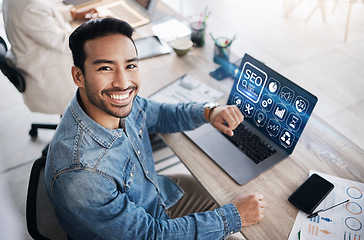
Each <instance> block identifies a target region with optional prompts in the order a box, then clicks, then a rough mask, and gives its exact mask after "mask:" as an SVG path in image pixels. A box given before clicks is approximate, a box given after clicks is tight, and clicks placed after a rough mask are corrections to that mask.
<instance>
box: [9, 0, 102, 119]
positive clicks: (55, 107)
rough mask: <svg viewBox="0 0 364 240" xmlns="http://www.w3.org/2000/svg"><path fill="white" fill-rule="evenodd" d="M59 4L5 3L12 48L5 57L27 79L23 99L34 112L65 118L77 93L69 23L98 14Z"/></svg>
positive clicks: (38, 0) (37, 0)
mask: <svg viewBox="0 0 364 240" xmlns="http://www.w3.org/2000/svg"><path fill="white" fill-rule="evenodd" d="M56 1H58V0H4V1H3V17H4V24H5V31H6V35H7V38H8V40H9V42H10V44H11V49H10V51H8V53H7V56H6V57H7V60H8V61H9V63H10V64H11V65H13V66H14V67H16V68H17V69H19V70H20V71H21V73H22V75H23V76H24V78H25V82H26V89H25V92H24V93H23V94H22V96H23V98H24V102H25V104H26V105H27V106H28V108H29V109H30V110H31V111H32V112H41V113H49V114H63V112H64V110H65V109H66V107H67V104H68V102H69V101H70V100H71V98H72V96H73V95H74V93H75V91H76V87H75V86H74V84H73V83H72V78H71V76H70V74H69V73H70V68H71V66H72V56H71V52H70V51H69V48H68V37H69V35H70V34H71V32H72V28H71V26H70V24H69V23H68V22H70V21H72V20H84V19H85V18H86V16H89V17H91V16H95V15H92V14H93V13H96V10H95V9H88V10H86V11H83V12H77V11H76V10H74V9H73V8H72V6H66V5H64V4H63V3H58V4H57V3H55V2H56ZM58 2H60V1H58Z"/></svg>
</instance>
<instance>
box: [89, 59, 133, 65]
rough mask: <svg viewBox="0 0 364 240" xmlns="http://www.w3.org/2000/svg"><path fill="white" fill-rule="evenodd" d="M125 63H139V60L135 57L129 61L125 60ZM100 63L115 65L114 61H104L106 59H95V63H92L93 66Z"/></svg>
mask: <svg viewBox="0 0 364 240" xmlns="http://www.w3.org/2000/svg"><path fill="white" fill-rule="evenodd" d="M125 62H126V63H130V62H139V58H137V57H135V58H130V59H127V60H125ZM102 63H109V64H113V63H115V61H113V60H106V59H96V60H95V61H93V62H92V64H93V65H97V64H102Z"/></svg>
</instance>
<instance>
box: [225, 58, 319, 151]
mask: <svg viewBox="0 0 364 240" xmlns="http://www.w3.org/2000/svg"><path fill="white" fill-rule="evenodd" d="M316 103H317V97H316V96H314V95H312V94H311V93H309V92H307V91H306V90H304V89H303V88H301V87H299V86H298V85H296V84H295V83H293V82H291V81H290V80H288V79H287V78H285V77H283V76H282V75H280V74H279V73H277V72H275V71H274V70H272V69H271V68H269V67H268V66H266V65H265V64H263V63H261V62H259V61H257V60H256V59H254V58H253V57H251V56H249V55H248V54H245V56H244V58H243V59H242V61H241V64H240V68H239V74H238V76H237V78H236V79H235V82H234V85H233V87H232V90H231V92H230V96H229V99H228V104H230V105H233V104H235V105H237V106H238V107H239V109H240V110H241V112H242V113H243V114H244V116H245V119H244V121H248V122H249V123H251V124H252V125H254V126H255V127H256V128H257V129H259V131H260V132H261V133H263V134H264V135H265V136H267V137H268V138H270V139H272V140H273V141H274V142H275V143H277V144H278V145H280V146H283V147H284V148H285V149H286V150H287V151H288V152H289V153H292V151H293V149H294V147H295V146H296V144H297V141H298V139H299V138H300V136H301V134H302V131H303V129H304V127H305V125H306V123H307V121H308V119H309V117H310V115H311V113H312V111H313V108H314V107H315V105H316Z"/></svg>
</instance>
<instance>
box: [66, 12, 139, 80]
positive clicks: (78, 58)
mask: <svg viewBox="0 0 364 240" xmlns="http://www.w3.org/2000/svg"><path fill="white" fill-rule="evenodd" d="M133 32H134V28H132V27H131V26H130V25H129V24H128V23H127V22H125V21H122V20H119V19H116V18H97V19H91V20H89V21H87V22H85V23H83V24H82V25H80V26H79V27H78V28H76V30H74V32H73V33H72V34H71V35H70V38H69V47H70V49H71V51H72V57H73V64H74V65H75V66H76V67H78V68H80V69H81V71H82V73H84V63H85V60H86V54H85V51H84V45H85V42H86V41H88V40H93V39H96V38H98V37H104V36H107V35H111V34H122V35H124V36H126V37H128V38H129V39H130V40H131V41H132V42H133V44H134V46H135V43H134V41H133V39H132V35H133Z"/></svg>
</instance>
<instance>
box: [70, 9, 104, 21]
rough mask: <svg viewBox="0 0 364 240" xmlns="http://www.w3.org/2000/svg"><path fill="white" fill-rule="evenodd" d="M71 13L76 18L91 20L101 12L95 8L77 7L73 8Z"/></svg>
mask: <svg viewBox="0 0 364 240" xmlns="http://www.w3.org/2000/svg"><path fill="white" fill-rule="evenodd" d="M71 15H72V17H73V19H74V20H89V19H92V18H98V17H99V14H98V12H97V10H96V9H95V8H89V9H86V10H82V11H80V10H77V9H76V8H72V9H71Z"/></svg>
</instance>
